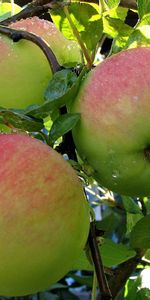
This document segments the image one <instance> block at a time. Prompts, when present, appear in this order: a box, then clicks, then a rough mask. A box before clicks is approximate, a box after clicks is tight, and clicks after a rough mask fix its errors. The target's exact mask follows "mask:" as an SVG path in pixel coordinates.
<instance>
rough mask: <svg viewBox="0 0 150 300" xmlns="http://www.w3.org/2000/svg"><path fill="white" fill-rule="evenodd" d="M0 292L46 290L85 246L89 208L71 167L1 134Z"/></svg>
mask: <svg viewBox="0 0 150 300" xmlns="http://www.w3.org/2000/svg"><path fill="white" fill-rule="evenodd" d="M0 166H1V168H0V241H1V242H0V295H4V296H22V295H27V294H32V293H35V292H38V291H41V290H44V289H46V288H48V287H49V286H50V285H51V284H53V283H55V282H56V281H58V280H59V279H60V278H62V277H63V276H64V275H65V274H66V273H67V272H68V271H69V270H70V269H71V267H72V265H73V262H74V261H75V260H76V259H77V258H78V256H79V254H80V252H81V250H82V249H83V248H84V247H85V244H86V241H87V236H88V231H89V208H88V204H87V201H86V200H85V197H84V193H83V190H82V185H81V183H80V181H79V178H78V176H77V174H76V173H75V171H74V170H73V168H72V167H71V166H70V165H69V163H68V162H67V161H65V160H64V159H63V157H62V156H61V155H60V154H58V153H57V152H56V151H55V150H53V149H51V148H50V147H49V146H47V145H45V144H44V143H43V142H41V141H39V140H36V139H35V138H32V137H30V136H27V135H25V134H20V133H17V134H14V133H13V134H9V133H8V134H0Z"/></svg>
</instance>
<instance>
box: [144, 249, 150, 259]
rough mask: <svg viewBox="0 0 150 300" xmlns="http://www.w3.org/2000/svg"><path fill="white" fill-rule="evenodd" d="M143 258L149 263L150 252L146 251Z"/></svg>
mask: <svg viewBox="0 0 150 300" xmlns="http://www.w3.org/2000/svg"><path fill="white" fill-rule="evenodd" d="M144 257H145V258H146V259H147V260H149V261H150V250H147V251H146V253H145V255H144Z"/></svg>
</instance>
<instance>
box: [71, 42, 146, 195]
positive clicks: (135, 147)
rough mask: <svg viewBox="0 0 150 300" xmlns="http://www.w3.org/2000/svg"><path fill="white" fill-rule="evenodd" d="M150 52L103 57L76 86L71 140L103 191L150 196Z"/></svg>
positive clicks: (142, 51) (127, 51)
mask: <svg viewBox="0 0 150 300" xmlns="http://www.w3.org/2000/svg"><path fill="white" fill-rule="evenodd" d="M149 70H150V48H148V47H138V48H134V49H128V50H124V51H122V52H120V53H117V54H114V55H112V56H111V57H109V58H107V59H105V60H104V61H103V62H102V63H100V64H99V65H97V66H96V67H95V68H94V69H93V70H91V71H90V72H89V73H88V75H87V77H86V79H85V80H84V81H83V82H82V84H81V88H80V90H79V93H78V95H77V98H76V99H75V101H74V102H73V103H72V108H71V111H72V112H79V113H81V121H80V122H79V123H78V124H77V125H76V127H75V129H74V130H73V137H74V141H75V144H76V147H77V150H78V152H79V154H80V156H81V158H82V159H83V160H84V161H86V162H87V163H88V164H89V165H90V166H91V167H92V169H93V176H94V178H95V179H96V180H97V181H98V182H99V183H100V184H101V185H103V186H104V187H106V188H108V189H110V190H112V191H114V192H117V193H120V194H124V195H130V196H137V197H139V196H150V71H149Z"/></svg>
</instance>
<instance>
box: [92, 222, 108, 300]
mask: <svg viewBox="0 0 150 300" xmlns="http://www.w3.org/2000/svg"><path fill="white" fill-rule="evenodd" d="M88 243H89V247H90V250H91V255H92V259H93V263H94V267H95V272H96V275H97V281H98V284H99V288H100V294H101V300H111V299H112V296H111V291H110V289H109V286H108V282H107V279H106V276H105V272H104V267H103V263H102V259H101V255H100V251H99V248H98V242H97V237H96V227H95V222H94V221H92V222H91V223H90V232H89V238H88Z"/></svg>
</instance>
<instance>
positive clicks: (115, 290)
mask: <svg viewBox="0 0 150 300" xmlns="http://www.w3.org/2000/svg"><path fill="white" fill-rule="evenodd" d="M143 255H144V251H140V252H139V253H137V254H136V255H135V256H134V257H132V258H130V259H129V260H127V261H125V262H124V263H122V264H121V265H120V266H119V268H118V269H116V270H115V271H114V275H113V276H112V277H111V278H110V280H109V287H110V290H111V293H112V299H115V298H116V296H117V295H118V294H119V292H120V291H121V290H122V288H123V287H124V286H125V283H126V281H127V279H128V278H129V277H130V276H131V274H132V273H133V271H134V270H135V269H136V267H137V265H138V263H139V262H140V261H141V258H142V257H143Z"/></svg>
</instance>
